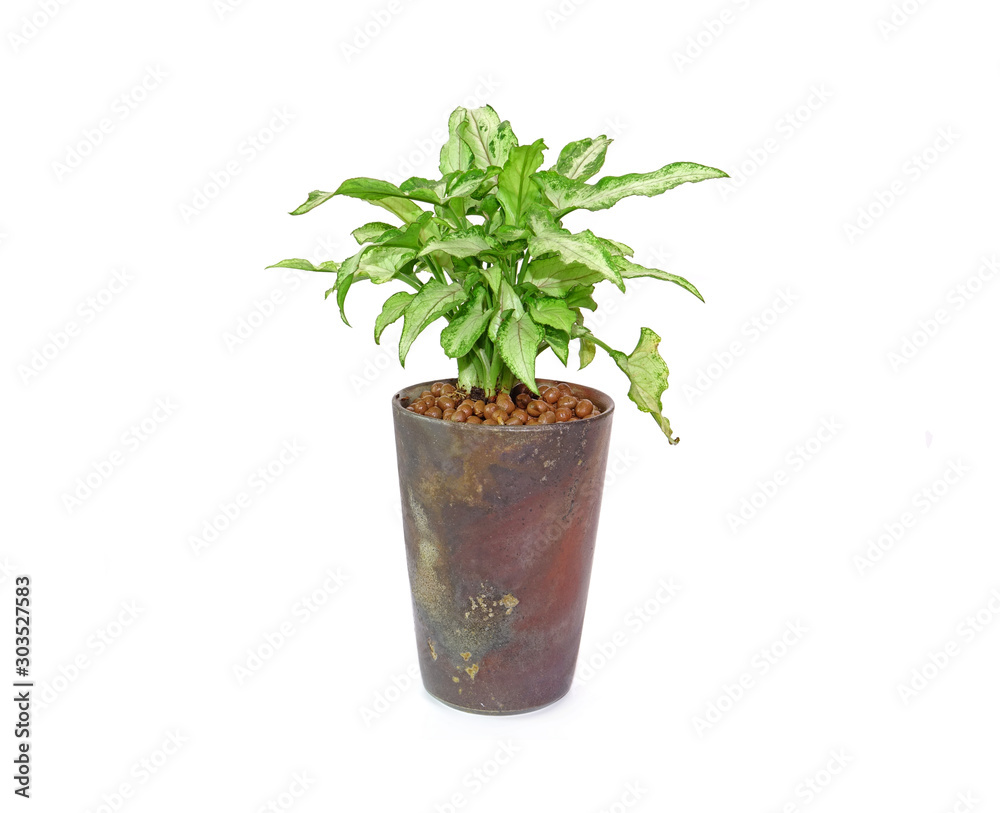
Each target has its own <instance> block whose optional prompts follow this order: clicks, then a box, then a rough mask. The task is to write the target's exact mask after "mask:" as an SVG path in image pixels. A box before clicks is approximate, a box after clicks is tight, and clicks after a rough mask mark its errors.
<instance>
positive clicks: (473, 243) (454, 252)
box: [419, 226, 497, 259]
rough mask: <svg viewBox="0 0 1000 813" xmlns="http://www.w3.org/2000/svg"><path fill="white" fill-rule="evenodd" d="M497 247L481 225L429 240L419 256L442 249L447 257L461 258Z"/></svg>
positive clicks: (485, 252)
mask: <svg viewBox="0 0 1000 813" xmlns="http://www.w3.org/2000/svg"><path fill="white" fill-rule="evenodd" d="M496 248H497V242H496V240H494V239H493V238H492V237H489V236H487V234H486V232H485V230H484V229H483V227H482V226H473V227H472V228H471V229H462V230H461V231H453V232H451V233H450V234H447V235H445V236H444V237H442V238H441V239H440V240H431V241H430V242H429V243H428V244H427V245H426V246H424V248H423V250H422V251H421V252H420V255H419V256H421V257H424V256H426V255H427V254H430V253H431V252H434V251H442V252H444V253H445V254H447V255H448V256H449V257H455V258H456V259H463V258H465V257H472V256H475V255H477V254H487V253H489V252H491V251H494V250H495V249H496Z"/></svg>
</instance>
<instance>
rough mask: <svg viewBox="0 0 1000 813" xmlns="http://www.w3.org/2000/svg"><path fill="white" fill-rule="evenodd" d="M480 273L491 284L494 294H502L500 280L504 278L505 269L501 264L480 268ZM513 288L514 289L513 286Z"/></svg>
mask: <svg viewBox="0 0 1000 813" xmlns="http://www.w3.org/2000/svg"><path fill="white" fill-rule="evenodd" d="M479 273H480V275H481V276H482V278H483V279H484V280H486V282H487V283H488V284H489V286H490V291H492V292H493V296H497V297H498V296H500V281H501V280H502V279H503V271H501V270H500V268H499V266H496V265H488V266H486V268H481V269H479ZM511 290H514V289H513V288H511Z"/></svg>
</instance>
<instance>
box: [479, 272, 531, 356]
mask: <svg viewBox="0 0 1000 813" xmlns="http://www.w3.org/2000/svg"><path fill="white" fill-rule="evenodd" d="M508 311H513V313H514V316H515V317H517V318H520V317H521V315H522V314H523V313H524V305H522V304H521V297H519V296H518V295H517V291H515V290H514V289H513V288H512V287H511V284H510V283H509V282H507V280H505V279H503V278H501V279H500V295H499V297H498V302H497V307H496V310H495V311H494V313H493V318H492V319H491V320H490V324H489V327H488V328H487V329H486V335H487V336H488V337H489V338H490V340H491V341H494V342H495V341H496V340H497V332H498V331H499V330H500V324H501V323H502V322H503V319H504V317H505V316H506V315H507V312H508Z"/></svg>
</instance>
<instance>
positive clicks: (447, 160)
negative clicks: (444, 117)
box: [440, 107, 472, 175]
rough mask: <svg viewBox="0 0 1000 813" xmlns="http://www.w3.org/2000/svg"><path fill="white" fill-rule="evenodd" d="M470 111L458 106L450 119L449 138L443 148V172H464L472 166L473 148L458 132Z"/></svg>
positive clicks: (443, 173)
mask: <svg viewBox="0 0 1000 813" xmlns="http://www.w3.org/2000/svg"><path fill="white" fill-rule="evenodd" d="M467 114H468V111H467V110H466V109H465V108H464V107H459V108H457V109H456V110H455V111H454V112H453V113H452V114H451V117H450V118H449V119H448V140H447V141H446V142H445V145H444V146H443V147H442V148H441V162H440V167H441V174H442V175H448V174H449V173H451V172H464V171H465V170H467V169H469V167H471V166H472V150H471V149H470V148H469V145H468V144H466V143H465V142H464V141H463V140H462V138H461V137H460V136H459V134H458V128H459V125H461V124H462V122H463V121H465V119H466V116H467Z"/></svg>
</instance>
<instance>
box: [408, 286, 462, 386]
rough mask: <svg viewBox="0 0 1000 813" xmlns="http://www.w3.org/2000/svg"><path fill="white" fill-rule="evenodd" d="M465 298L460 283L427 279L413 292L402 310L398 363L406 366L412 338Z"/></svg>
mask: <svg viewBox="0 0 1000 813" xmlns="http://www.w3.org/2000/svg"><path fill="white" fill-rule="evenodd" d="M464 299H465V291H464V290H463V289H462V286H461V284H460V283H457V282H453V283H451V284H450V285H444V284H442V283H440V282H438V281H437V280H433V279H432V280H429V281H428V282H427V283H425V284H424V286H423V288H421V289H420V290H419V291H417V293H416V294H414V296H413V299H411V300H410V302H409V304H407V306H406V308H405V309H404V311H403V332H402V335H400V337H399V363H400V364H401V365H403V366H404V367H405V366H406V354H407V353H409V352H410V346H411V345H412V344H413V341H414V339H416V338H417V336H419V335H420V333H421V332H422V331H423V330H424V328H426V327H427V326H428V325H429V324H430V323H431V322H433V321H434V320H435V319H438V318H440V317H441V316H444V314H446V313H447V312H448V311H450V310H451V309H452V308H454V307H456V306H457V305H458V304H459V303H460V302H462V300H464Z"/></svg>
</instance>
